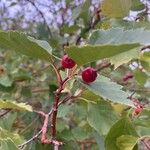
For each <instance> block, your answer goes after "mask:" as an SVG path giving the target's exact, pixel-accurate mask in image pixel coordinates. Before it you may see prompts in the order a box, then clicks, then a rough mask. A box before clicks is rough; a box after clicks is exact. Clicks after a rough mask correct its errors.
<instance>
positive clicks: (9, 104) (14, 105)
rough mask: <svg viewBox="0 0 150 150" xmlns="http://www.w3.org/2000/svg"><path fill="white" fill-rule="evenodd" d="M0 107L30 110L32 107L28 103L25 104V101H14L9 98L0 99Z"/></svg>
mask: <svg viewBox="0 0 150 150" xmlns="http://www.w3.org/2000/svg"><path fill="white" fill-rule="evenodd" d="M0 108H3V109H16V110H20V111H25V110H26V111H32V107H31V106H30V105H27V104H25V103H17V102H15V101H10V100H6V101H4V100H0Z"/></svg>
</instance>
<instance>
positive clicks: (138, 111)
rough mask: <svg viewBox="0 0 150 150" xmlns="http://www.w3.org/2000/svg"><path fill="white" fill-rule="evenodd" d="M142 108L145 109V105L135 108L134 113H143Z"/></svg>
mask: <svg viewBox="0 0 150 150" xmlns="http://www.w3.org/2000/svg"><path fill="white" fill-rule="evenodd" d="M142 110H143V107H140V106H139V107H137V108H135V109H134V113H135V114H136V115H138V114H139V113H141V112H142Z"/></svg>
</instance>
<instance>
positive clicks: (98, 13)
mask: <svg viewBox="0 0 150 150" xmlns="http://www.w3.org/2000/svg"><path fill="white" fill-rule="evenodd" d="M100 12H101V11H100V10H99V9H97V11H96V19H95V21H94V22H93V23H91V22H92V21H91V22H90V24H89V26H88V27H87V28H86V29H83V31H82V34H85V33H87V32H89V31H90V30H91V29H94V28H95V26H96V24H97V23H98V22H99V21H100V20H101V17H100ZM81 38H82V36H81V34H80V35H79V36H78V37H77V39H76V45H78V44H79V43H80V40H81Z"/></svg>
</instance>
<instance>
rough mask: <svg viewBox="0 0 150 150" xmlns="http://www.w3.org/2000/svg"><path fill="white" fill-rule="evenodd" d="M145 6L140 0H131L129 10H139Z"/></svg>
mask: <svg viewBox="0 0 150 150" xmlns="http://www.w3.org/2000/svg"><path fill="white" fill-rule="evenodd" d="M144 8H145V5H144V4H143V3H142V2H141V1H140V0H132V7H131V10H133V11H140V10H143V9H144Z"/></svg>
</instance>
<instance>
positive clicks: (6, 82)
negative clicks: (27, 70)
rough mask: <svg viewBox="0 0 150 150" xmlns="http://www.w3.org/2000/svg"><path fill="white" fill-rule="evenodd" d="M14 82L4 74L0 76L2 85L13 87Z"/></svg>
mask: <svg viewBox="0 0 150 150" xmlns="http://www.w3.org/2000/svg"><path fill="white" fill-rule="evenodd" d="M12 83H13V80H12V79H11V78H10V77H9V76H7V75H3V76H1V77H0V85H2V86H5V87H11V86H12Z"/></svg>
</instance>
